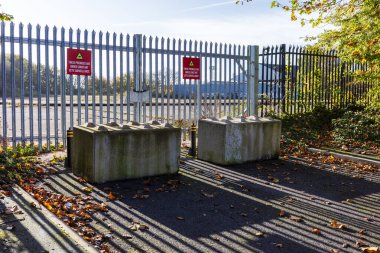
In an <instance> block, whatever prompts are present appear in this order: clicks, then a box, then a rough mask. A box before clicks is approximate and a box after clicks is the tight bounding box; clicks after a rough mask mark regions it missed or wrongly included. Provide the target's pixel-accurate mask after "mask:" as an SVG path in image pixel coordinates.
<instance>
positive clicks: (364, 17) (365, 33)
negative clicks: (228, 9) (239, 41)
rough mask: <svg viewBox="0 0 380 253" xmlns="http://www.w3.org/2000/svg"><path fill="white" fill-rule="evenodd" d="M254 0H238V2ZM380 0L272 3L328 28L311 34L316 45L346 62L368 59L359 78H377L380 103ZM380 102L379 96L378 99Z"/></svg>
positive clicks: (375, 90) (294, 16)
mask: <svg viewBox="0 0 380 253" xmlns="http://www.w3.org/2000/svg"><path fill="white" fill-rule="evenodd" d="M243 2H252V0H243V1H237V3H243ZM379 4H380V1H379V0H289V1H273V2H272V7H278V8H282V9H284V10H285V11H289V12H290V18H291V20H292V21H299V22H300V23H301V25H306V24H309V25H311V26H312V27H316V26H322V25H323V26H324V27H325V28H326V29H325V30H324V32H322V33H321V34H319V35H318V36H317V37H311V38H308V40H309V41H313V42H315V44H314V45H313V46H314V47H318V48H322V49H334V50H337V51H338V52H339V56H340V58H341V59H342V60H343V61H345V62H359V63H365V64H366V65H367V69H364V70H356V71H355V73H353V74H354V75H355V76H356V77H357V78H364V79H366V80H367V81H370V82H374V86H373V89H372V93H373V95H374V96H375V98H377V103H378V104H379V105H380V102H379V96H380V82H379V79H380V8H379ZM375 102H376V100H375Z"/></svg>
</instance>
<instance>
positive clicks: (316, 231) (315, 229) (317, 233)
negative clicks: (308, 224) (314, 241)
mask: <svg viewBox="0 0 380 253" xmlns="http://www.w3.org/2000/svg"><path fill="white" fill-rule="evenodd" d="M312 231H313V233H314V234H316V235H320V234H321V230H319V229H318V228H312Z"/></svg>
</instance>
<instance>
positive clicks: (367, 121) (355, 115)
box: [332, 109, 380, 145]
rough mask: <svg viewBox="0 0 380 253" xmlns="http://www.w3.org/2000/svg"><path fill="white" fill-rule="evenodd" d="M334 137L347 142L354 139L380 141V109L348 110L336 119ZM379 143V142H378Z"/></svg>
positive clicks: (358, 140)
mask: <svg viewBox="0 0 380 253" xmlns="http://www.w3.org/2000/svg"><path fill="white" fill-rule="evenodd" d="M332 125H333V131H332V133H333V138H334V140H335V141H336V142H338V143H341V144H347V143H350V142H353V141H357V142H373V143H380V110H379V109H378V110H373V109H372V110H364V111H347V112H345V113H344V114H343V115H342V117H341V118H338V119H334V120H333V121H332ZM378 145H379V144H378Z"/></svg>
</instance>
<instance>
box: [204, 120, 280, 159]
mask: <svg viewBox="0 0 380 253" xmlns="http://www.w3.org/2000/svg"><path fill="white" fill-rule="evenodd" d="M198 128H199V130H198V143H199V144H198V158H199V159H201V160H205V161H209V162H212V163H216V164H222V165H228V164H239V163H244V162H248V161H257V160H266V159H273V158H277V157H278V155H279V153H280V136H281V121H279V120H274V119H270V118H255V117H249V118H242V119H240V118H230V117H229V118H223V119H222V120H217V119H201V120H199V122H198Z"/></svg>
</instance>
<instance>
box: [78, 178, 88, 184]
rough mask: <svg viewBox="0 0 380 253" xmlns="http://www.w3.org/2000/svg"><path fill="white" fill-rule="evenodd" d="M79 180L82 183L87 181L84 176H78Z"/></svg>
mask: <svg viewBox="0 0 380 253" xmlns="http://www.w3.org/2000/svg"><path fill="white" fill-rule="evenodd" d="M78 181H79V182H80V183H82V184H84V183H87V181H86V179H84V178H83V177H80V178H78Z"/></svg>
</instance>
